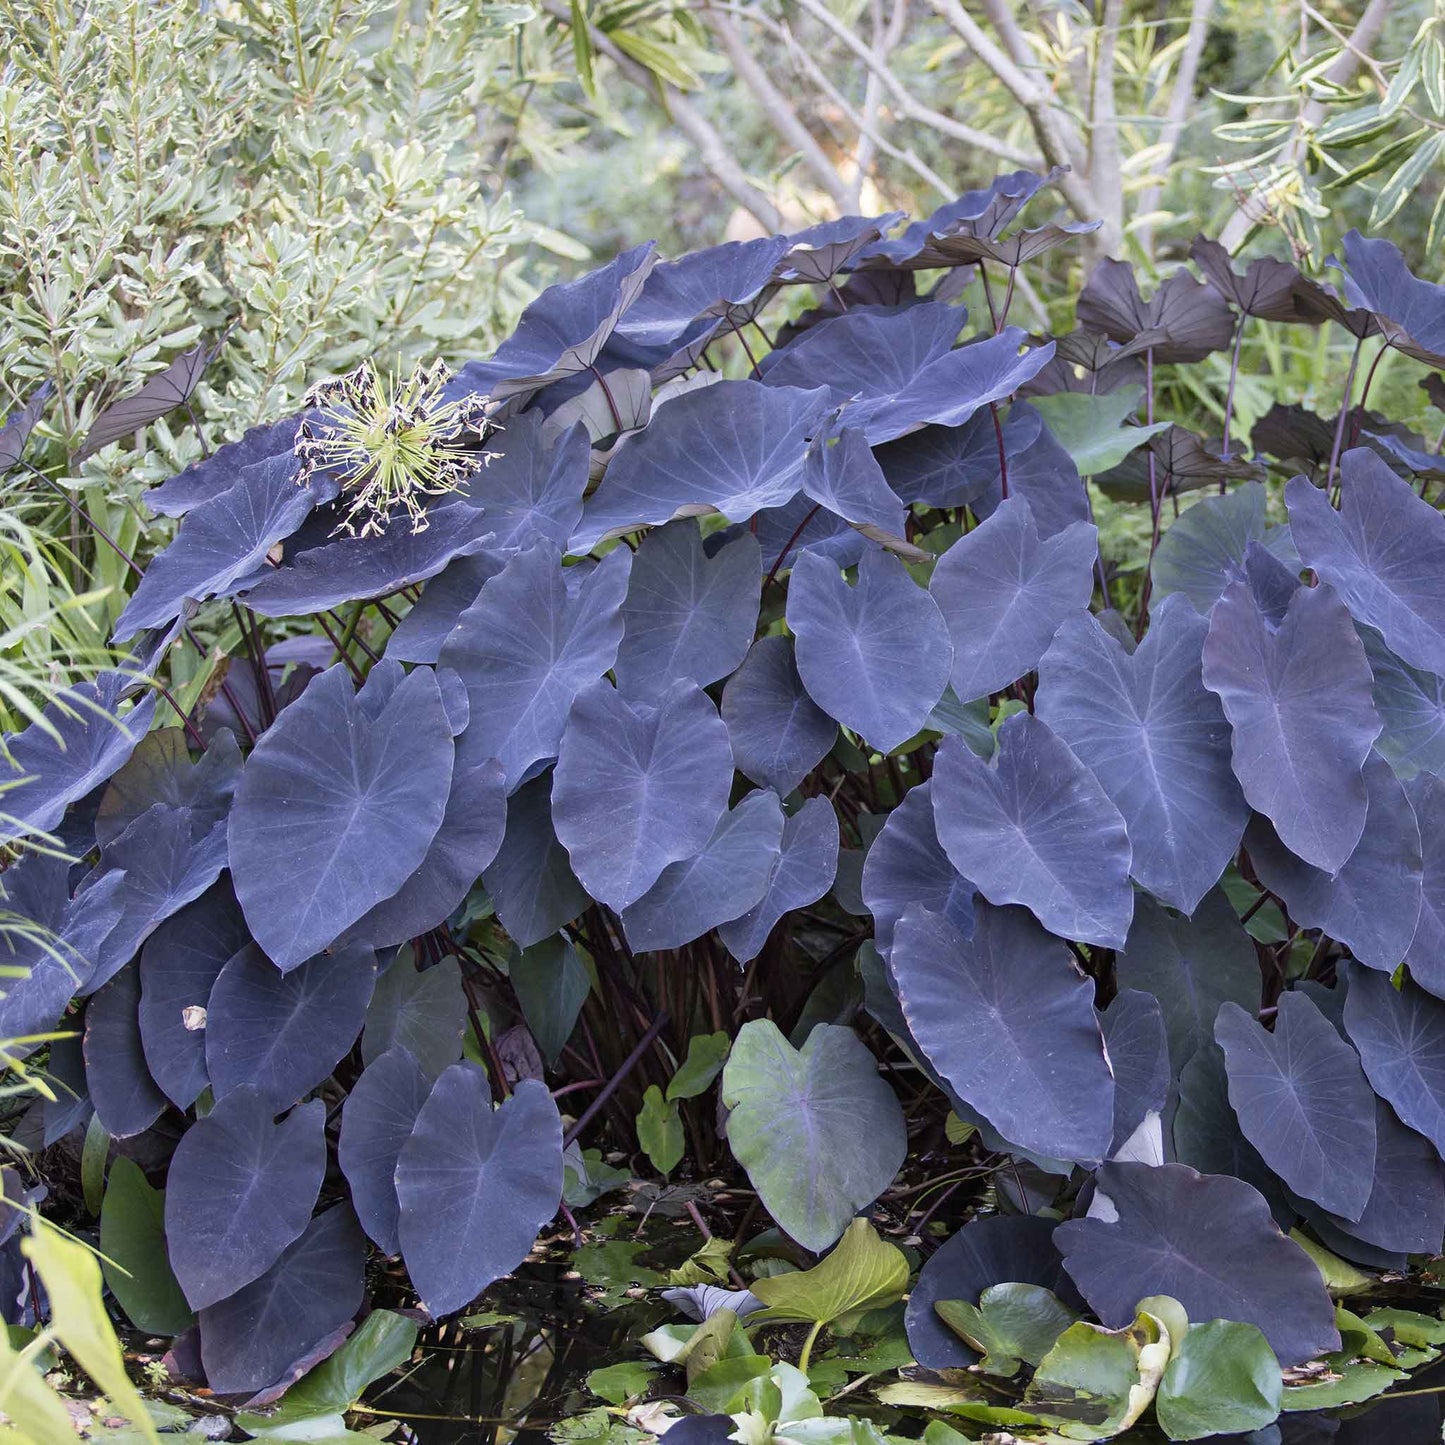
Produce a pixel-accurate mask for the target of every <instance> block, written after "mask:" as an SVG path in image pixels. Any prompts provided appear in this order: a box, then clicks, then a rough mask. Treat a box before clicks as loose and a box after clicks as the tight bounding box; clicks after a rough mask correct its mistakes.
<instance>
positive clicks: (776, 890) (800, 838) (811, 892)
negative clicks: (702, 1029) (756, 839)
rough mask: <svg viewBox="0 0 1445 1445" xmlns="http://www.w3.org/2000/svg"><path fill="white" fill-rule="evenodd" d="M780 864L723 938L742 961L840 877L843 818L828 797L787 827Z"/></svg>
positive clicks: (811, 803) (812, 804)
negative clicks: (840, 821)
mask: <svg viewBox="0 0 1445 1445" xmlns="http://www.w3.org/2000/svg"><path fill="white" fill-rule="evenodd" d="M779 846H780V852H779V856H778V860H777V863H776V864H775V865H774V867H773V871H772V875H771V876H770V877H769V879H768V886H767V890H766V892H764V894H763V896H762V897H761V898H760V899H759V900H758V902H757V903H755V904H754V905H753V906H752V907H751V908H749V909H748V911H747V912H746V913H744V914H743V915H742V916H741V917H739V918H735V919H733V920H732V921H731V922H728V923H725V924H723V925H722V926H721V927H720V928H719V929H718V937H719V938H720V939H722V942H723V947H724V948H726V949H727V951H728V952H729V953H730V954H732V956H733V957H734V958H735V959H736V960H737V961H738V962H739V963H747V962H749V961H750V960H751V959H753V958H756V957H757V955H758V954H759V953H761V952H762V949H763V945H764V944H765V943H766V942H767V941H768V935H769V934H771V933H772V931H773V929H774V927H775V926H776V925H777V923H778V921H779V919H781V918H782V917H783V916H784V915H785V914H787V913H791V912H792V910H793V909H795V908H806V907H807V906H808V905H809V904H810V903H816V902H817V901H818V899H820V898H821V897H822V896H823V895H824V894H825V893H826V892H827V891H828V890H829V889H830V888H831V887H832V886H833V879H834V878H835V877H836V876H837V873H838V818H837V815H836V814H835V813H834V812H833V805H832V804H831V803H830V802H829V801H828V800H827V798H809V799H808V800H807V802H805V803H804V804H803V805H802V807H800V808H799V809H798V811H797V812H796V813H794V814H793V815H792V816H791V817H790V818H788V819H787V820H786V821H785V822H784V824H783V836H782V841H781V843H780V845H779Z"/></svg>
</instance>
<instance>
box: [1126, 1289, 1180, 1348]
mask: <svg viewBox="0 0 1445 1445" xmlns="http://www.w3.org/2000/svg"><path fill="white" fill-rule="evenodd" d="M1138 1310H1139V1313H1140V1314H1141V1315H1153V1316H1154V1318H1155V1319H1156V1320H1158V1321H1159V1323H1160V1324H1161V1325H1163V1326H1164V1328H1165V1329H1166V1330H1167V1331H1168V1332H1169V1352H1170V1356H1171V1357H1172V1356H1173V1355H1174V1354H1176V1353H1177V1352H1178V1350H1179V1344H1180V1341H1181V1340H1183V1338H1184V1336H1185V1334H1186V1333H1187V1332H1188V1330H1189V1315H1188V1313H1187V1312H1186V1311H1185V1308H1184V1306H1183V1305H1182V1304H1180V1303H1179V1301H1178V1300H1177V1299H1174V1298H1173V1297H1172V1296H1171V1295H1167V1294H1151V1295H1149V1296H1148V1298H1146V1299H1141V1300H1140V1301H1139V1305H1138Z"/></svg>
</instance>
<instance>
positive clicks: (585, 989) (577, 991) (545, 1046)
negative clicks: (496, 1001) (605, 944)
mask: <svg viewBox="0 0 1445 1445" xmlns="http://www.w3.org/2000/svg"><path fill="white" fill-rule="evenodd" d="M507 977H508V978H509V979H510V980H511V984H512V992H513V993H515V994H516V995H517V1002H518V1004H520V1005H521V1009H522V1017H523V1018H524V1019H526V1021H527V1027H528V1028H529V1029H530V1030H531V1031H532V1037H533V1038H534V1039H535V1040H536V1041H537V1047H538V1048H539V1049H541V1051H542V1057H543V1058H544V1059H545V1060H546V1061H547V1063H548V1064H555V1063H556V1062H557V1059H558V1057H559V1055H560V1054H561V1052H562V1049H563V1047H564V1046H565V1044H566V1043H567V1040H568V1039H570V1038H571V1037H572V1030H573V1029H574V1028H576V1026H577V1016H578V1015H579V1014H580V1013H581V1012H582V1005H583V1004H584V1003H586V1001H587V995H588V994H589V993H590V992H591V991H592V979H591V976H590V975H589V974H588V972H587V967H586V965H585V964H584V963H583V962H582V959H581V958H580V957H579V956H578V953H577V950H576V948H575V947H574V946H573V945H572V943H571V941H570V940H568V939H567V938H564V937H563V936H562V935H561V934H554V935H553V936H552V937H551V938H544V939H542V940H540V941H539V942H537V943H534V944H532V945H531V946H530V947H528V948H525V949H518V950H517V951H516V952H515V953H513V954H512V957H511V960H510V962H509V963H508V965H507Z"/></svg>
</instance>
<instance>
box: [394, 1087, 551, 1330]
mask: <svg viewBox="0 0 1445 1445" xmlns="http://www.w3.org/2000/svg"><path fill="white" fill-rule="evenodd" d="M396 1190H397V1195H398V1197H399V1199H400V1201H401V1215H400V1221H399V1224H398V1231H397V1233H398V1238H399V1240H400V1243H401V1254H402V1258H403V1259H404V1260H405V1261H406V1267H407V1272H408V1273H409V1274H410V1275H411V1281H412V1284H413V1285H414V1286H415V1287H416V1291H417V1293H418V1295H420V1296H421V1302H422V1306H423V1308H424V1309H426V1311H427V1312H428V1313H429V1314H430V1315H431V1316H432V1318H433V1319H439V1318H440V1317H441V1316H442V1315H447V1314H451V1313H452V1312H453V1311H454V1310H458V1309H461V1308H462V1306H463V1305H465V1304H467V1303H469V1302H470V1301H471V1300H473V1299H475V1298H476V1296H477V1295H479V1294H480V1293H481V1292H482V1291H483V1290H484V1289H486V1287H487V1286H488V1285H489V1284H491V1283H492V1282H493V1281H494V1280H497V1279H500V1278H501V1277H502V1276H503V1275H504V1274H509V1273H510V1272H511V1271H512V1270H514V1269H515V1268H516V1267H517V1266H518V1265H519V1264H521V1262H522V1261H523V1260H524V1259H525V1258H526V1257H527V1253H528V1251H529V1250H530V1249H531V1248H532V1245H533V1243H534V1242H535V1240H536V1238H537V1234H538V1232H539V1231H540V1230H541V1228H542V1226H543V1225H544V1224H546V1223H547V1221H548V1220H549V1219H551V1218H552V1216H553V1215H554V1214H555V1213H556V1212H557V1206H558V1204H560V1203H561V1200H562V1121H561V1118H560V1116H559V1115H558V1113H557V1106H556V1104H554V1103H553V1102H552V1096H551V1095H550V1094H549V1093H548V1092H547V1090H546V1088H545V1087H544V1086H543V1085H542V1084H540V1083H538V1082H537V1081H536V1080H535V1079H524V1080H523V1081H522V1082H521V1083H520V1084H518V1086H517V1088H516V1090H515V1092H514V1093H513V1094H512V1096H511V1098H509V1099H508V1100H507V1101H506V1102H505V1103H503V1104H502V1106H501V1107H500V1108H499V1109H493V1107H492V1100H491V1094H490V1091H489V1090H488V1088H487V1080H486V1075H484V1074H483V1073H482V1071H481V1070H480V1069H478V1068H476V1067H475V1066H474V1065H472V1064H466V1063H462V1064H453V1065H452V1066H451V1068H449V1069H448V1070H447V1071H446V1072H445V1073H444V1074H443V1075H442V1076H441V1078H439V1079H438V1080H437V1082H436V1084H435V1085H434V1086H433V1088H432V1091H431V1094H430V1096H429V1097H428V1098H427V1101H426V1103H425V1104H423V1105H422V1107H421V1112H420V1113H419V1114H418V1115H417V1120H416V1127H415V1128H414V1129H413V1130H412V1133H411V1137H410V1138H409V1139H408V1140H407V1141H406V1143H405V1144H404V1145H402V1149H401V1154H400V1156H399V1158H398V1160H397V1166H396Z"/></svg>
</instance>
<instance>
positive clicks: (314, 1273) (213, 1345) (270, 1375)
mask: <svg viewBox="0 0 1445 1445" xmlns="http://www.w3.org/2000/svg"><path fill="white" fill-rule="evenodd" d="M365 1266H366V1244H365V1241H364V1240H363V1238H362V1235H361V1230H360V1229H358V1228H357V1225H356V1215H355V1214H354V1213H353V1212H352V1210H351V1206H350V1205H349V1204H336V1205H333V1206H332V1207H331V1208H330V1209H328V1210H327V1211H326V1212H325V1213H324V1214H319V1215H317V1217H316V1218H315V1219H313V1220H312V1221H311V1222H310V1224H309V1225H308V1226H307V1228H306V1231H305V1233H304V1234H302V1235H301V1237H300V1238H299V1239H297V1240H296V1241H295V1242H294V1243H292V1244H290V1245H288V1246H287V1248H286V1251H285V1252H284V1253H283V1254H282V1255H281V1257H280V1258H279V1259H278V1260H276V1262H275V1263H274V1264H273V1265H272V1266H271V1267H270V1268H269V1269H268V1270H267V1271H266V1273H265V1274H263V1275H261V1276H260V1278H259V1279H255V1280H253V1281H252V1282H251V1283H250V1284H248V1285H246V1286H244V1287H243V1288H242V1289H240V1290H238V1291H237V1292H236V1293H235V1294H233V1295H231V1296H230V1297H229V1298H228V1299H224V1300H219V1301H217V1302H216V1303H215V1304H212V1305H210V1306H208V1307H207V1308H205V1309H203V1310H202V1311H201V1312H200V1325H201V1361H202V1363H203V1364H204V1365H205V1368H206V1381H207V1383H208V1384H209V1385H210V1387H211V1389H212V1390H214V1391H215V1392H216V1394H218V1395H240V1394H247V1393H250V1392H252V1391H258V1390H264V1389H266V1388H267V1387H268V1386H272V1385H280V1384H289V1383H290V1382H291V1381H292V1380H293V1379H297V1378H299V1377H300V1375H301V1374H302V1373H304V1371H305V1370H306V1369H307V1368H309V1367H310V1365H311V1364H313V1363H314V1355H315V1353H316V1351H317V1350H318V1348H319V1347H321V1346H323V1345H325V1344H327V1343H329V1342H330V1341H332V1340H333V1339H334V1338H335V1337H336V1336H337V1335H338V1333H340V1332H343V1331H344V1330H345V1329H346V1328H347V1327H348V1326H349V1325H350V1322H351V1319H352V1316H353V1315H355V1314H356V1312H357V1310H359V1309H360V1308H361V1304H362V1299H363V1297H364V1295H365V1282H364V1280H363V1273H364V1270H365Z"/></svg>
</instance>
